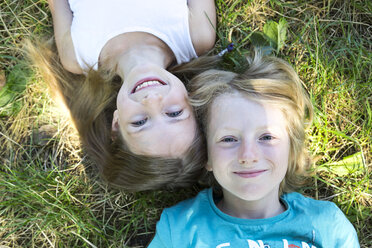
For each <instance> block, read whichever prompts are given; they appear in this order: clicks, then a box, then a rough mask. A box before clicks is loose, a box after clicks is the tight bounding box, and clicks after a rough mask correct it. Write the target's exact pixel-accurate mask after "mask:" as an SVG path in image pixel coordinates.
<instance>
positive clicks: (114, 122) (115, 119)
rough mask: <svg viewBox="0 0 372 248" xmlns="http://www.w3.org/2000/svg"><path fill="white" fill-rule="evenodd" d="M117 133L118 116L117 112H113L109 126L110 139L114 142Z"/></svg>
mask: <svg viewBox="0 0 372 248" xmlns="http://www.w3.org/2000/svg"><path fill="white" fill-rule="evenodd" d="M117 132H119V115H118V110H115V111H114V114H113V117H112V124H111V139H112V140H115V139H116V137H117Z"/></svg>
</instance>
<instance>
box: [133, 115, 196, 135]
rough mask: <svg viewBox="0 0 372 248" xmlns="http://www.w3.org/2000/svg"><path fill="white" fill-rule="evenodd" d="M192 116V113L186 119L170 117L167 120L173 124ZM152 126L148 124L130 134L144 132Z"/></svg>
mask: <svg viewBox="0 0 372 248" xmlns="http://www.w3.org/2000/svg"><path fill="white" fill-rule="evenodd" d="M190 116H191V115H189V116H188V117H187V118H185V119H175V118H172V119H170V120H169V121H167V122H168V123H171V124H174V123H179V122H181V121H185V120H188V119H190ZM151 127H152V126H146V127H144V128H141V129H139V130H137V131H135V132H130V133H129V134H130V135H136V134H138V133H140V132H143V131H146V130H148V129H150V128H151Z"/></svg>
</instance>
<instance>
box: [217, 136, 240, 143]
mask: <svg viewBox="0 0 372 248" xmlns="http://www.w3.org/2000/svg"><path fill="white" fill-rule="evenodd" d="M220 141H221V142H225V143H230V142H236V141H237V139H235V138H233V137H223V138H222V139H221V140H220Z"/></svg>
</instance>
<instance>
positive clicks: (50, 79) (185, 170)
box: [26, 41, 217, 191]
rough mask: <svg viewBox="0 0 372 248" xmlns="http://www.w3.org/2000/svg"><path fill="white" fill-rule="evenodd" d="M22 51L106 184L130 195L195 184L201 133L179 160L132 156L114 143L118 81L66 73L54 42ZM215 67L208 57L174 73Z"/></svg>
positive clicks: (201, 158)
mask: <svg viewBox="0 0 372 248" xmlns="http://www.w3.org/2000/svg"><path fill="white" fill-rule="evenodd" d="M26 50H27V51H28V56H29V58H30V59H31V62H32V64H33V65H34V67H36V69H37V70H38V71H39V72H40V73H41V75H42V77H43V78H44V80H45V82H46V83H47V84H48V86H49V88H50V90H51V92H52V93H53V95H55V96H57V97H59V98H61V99H62V100H63V102H64V104H65V105H66V106H67V108H68V109H69V111H70V116H71V118H72V120H73V122H74V124H75V127H76V129H77V131H78V133H79V135H80V139H81V142H82V145H83V148H84V150H85V151H86V152H87V153H88V155H89V158H90V159H91V160H93V161H94V163H95V164H96V165H97V167H98V168H99V171H100V174H101V175H102V176H103V178H104V179H105V180H106V181H107V182H108V183H109V184H111V185H114V186H117V187H120V188H123V189H125V190H128V191H143V190H154V189H159V188H175V187H187V186H190V185H192V184H194V183H195V182H196V181H197V180H198V178H199V175H200V173H201V172H202V170H203V166H204V164H205V162H206V148H205V143H204V139H203V138H202V137H201V135H200V132H199V130H197V131H196V135H195V138H194V141H193V143H192V145H191V147H190V148H189V149H188V151H187V153H186V155H185V157H184V158H183V159H168V158H161V157H149V156H142V155H137V154H134V153H132V152H131V151H130V150H129V148H128V146H127V145H126V143H125V141H124V140H123V139H121V138H116V139H114V140H113V139H112V137H113V136H115V135H113V134H112V132H111V123H112V118H113V111H114V110H115V109H116V101H115V99H116V95H117V92H118V90H119V88H120V86H121V84H122V80H121V79H120V78H119V77H118V76H116V75H114V74H113V73H110V72H107V71H104V70H99V71H94V70H91V71H89V72H88V73H87V74H86V75H75V74H72V73H69V72H68V71H66V70H65V69H64V68H63V66H62V65H61V63H60V60H59V57H58V54H57V50H56V48H55V45H54V42H53V41H49V42H36V41H33V42H31V41H28V42H26ZM216 62H217V60H216V59H214V58H212V57H211V58H201V59H199V60H198V61H194V62H191V63H189V64H188V65H184V66H177V67H175V68H174V71H175V73H179V74H180V75H186V74H190V75H193V74H195V73H197V72H198V71H200V70H206V69H207V68H211V67H213V66H214V64H215V63H216ZM186 86H187V85H186ZM116 136H117V137H120V135H116Z"/></svg>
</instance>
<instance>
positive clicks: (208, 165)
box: [205, 160, 213, 171]
mask: <svg viewBox="0 0 372 248" xmlns="http://www.w3.org/2000/svg"><path fill="white" fill-rule="evenodd" d="M205 169H206V170H207V171H212V170H213V169H212V165H211V163H210V162H209V160H208V162H207V164H206V165H205Z"/></svg>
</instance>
